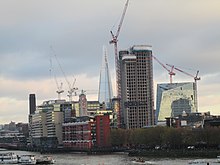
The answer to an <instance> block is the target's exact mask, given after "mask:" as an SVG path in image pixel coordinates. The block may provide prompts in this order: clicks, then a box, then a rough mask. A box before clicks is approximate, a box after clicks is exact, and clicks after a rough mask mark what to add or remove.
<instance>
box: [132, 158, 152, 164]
mask: <svg viewBox="0 0 220 165" xmlns="http://www.w3.org/2000/svg"><path fill="white" fill-rule="evenodd" d="M131 162H132V164H146V165H154V164H155V163H153V162H150V161H145V160H144V159H143V158H135V159H133V160H132V161H131Z"/></svg>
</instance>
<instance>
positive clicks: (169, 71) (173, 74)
mask: <svg viewBox="0 0 220 165" xmlns="http://www.w3.org/2000/svg"><path fill="white" fill-rule="evenodd" d="M152 57H153V58H154V59H155V60H156V61H157V62H158V63H159V64H160V65H161V66H162V67H163V68H164V69H166V70H167V71H168V74H169V75H170V84H172V82H173V78H172V76H175V75H176V73H174V72H173V69H174V66H171V69H168V68H167V67H166V65H164V64H163V63H162V62H160V61H159V60H158V59H157V58H156V57H155V56H153V55H152Z"/></svg>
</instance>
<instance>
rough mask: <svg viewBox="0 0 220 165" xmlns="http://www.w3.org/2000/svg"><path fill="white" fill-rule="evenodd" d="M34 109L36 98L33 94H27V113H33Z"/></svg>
mask: <svg viewBox="0 0 220 165" xmlns="http://www.w3.org/2000/svg"><path fill="white" fill-rule="evenodd" d="M35 110H36V98H35V94H30V95H29V114H34V112H35Z"/></svg>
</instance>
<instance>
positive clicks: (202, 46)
mask: <svg viewBox="0 0 220 165" xmlns="http://www.w3.org/2000/svg"><path fill="white" fill-rule="evenodd" d="M124 4H125V0H92V1H88V0H63V1H59V0H46V1H45V0H37V1H30V0H19V1H17V0H1V1H0V123H8V122H10V121H15V122H27V121H28V112H29V109H28V108H29V105H28V97H29V94H30V93H35V94H36V97H37V104H38V105H39V104H41V103H42V101H44V100H48V99H56V98H57V94H56V90H57V86H56V81H55V77H56V79H57V81H58V83H59V84H60V83H61V82H62V83H63V88H64V90H65V93H63V95H62V98H64V99H68V98H67V90H68V89H67V83H66V81H65V78H64V76H63V73H62V71H61V69H60V67H59V64H58V63H57V61H56V58H55V55H56V57H57V59H58V61H59V63H60V65H61V67H62V69H63V72H64V73H65V75H66V77H67V79H68V81H69V82H70V83H72V82H73V80H74V78H73V77H75V78H76V83H75V86H76V87H78V88H79V89H80V90H82V89H83V90H86V91H87V94H88V99H89V100H95V99H97V95H95V93H96V94H97V90H98V83H99V72H100V68H101V62H102V56H103V45H105V46H106V47H107V50H108V58H109V66H110V69H111V75H112V81H113V82H115V81H114V77H115V76H114V75H115V74H114V52H113V46H112V45H109V40H111V35H110V30H113V31H114V32H116V31H117V26H118V23H119V20H120V17H121V14H122V10H123V8H124ZM219 7H220V1H219V0H211V1H207V0H130V2H129V6H128V9H127V13H126V16H125V19H124V23H123V26H122V29H121V33H120V36H119V43H118V44H119V49H128V48H129V47H131V46H132V45H135V44H136V45H137V44H148V45H152V47H153V54H154V55H155V56H156V57H157V58H158V59H159V60H160V61H161V62H163V63H164V64H166V63H168V64H172V65H175V66H176V67H179V68H180V69H182V70H184V71H186V72H188V73H190V74H192V75H195V74H196V71H197V70H199V76H200V77H201V80H200V81H198V102H199V111H200V112H206V111H210V112H211V113H212V114H220V69H219V64H220V30H219V29H220V10H219ZM51 46H52V48H53V51H52V50H51ZM153 65H154V83H155V84H157V83H168V82H169V75H168V72H167V71H166V70H165V69H163V68H162V67H161V66H160V65H159V64H158V63H157V62H155V61H154V64H153ZM173 81H174V82H185V81H186V82H188V81H193V78H192V77H190V76H187V75H184V74H181V73H178V72H176V76H175V77H173ZM114 85H115V84H114V83H113V89H115V88H114ZM155 88H156V86H155ZM92 94H93V95H92ZM155 98H156V96H155ZM74 100H78V98H77V97H74Z"/></svg>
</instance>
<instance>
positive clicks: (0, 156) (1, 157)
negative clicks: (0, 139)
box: [0, 152, 18, 164]
mask: <svg viewBox="0 0 220 165" xmlns="http://www.w3.org/2000/svg"><path fill="white" fill-rule="evenodd" d="M17 163H18V156H17V155H16V154H15V153H13V152H8V153H0V164H17Z"/></svg>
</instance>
